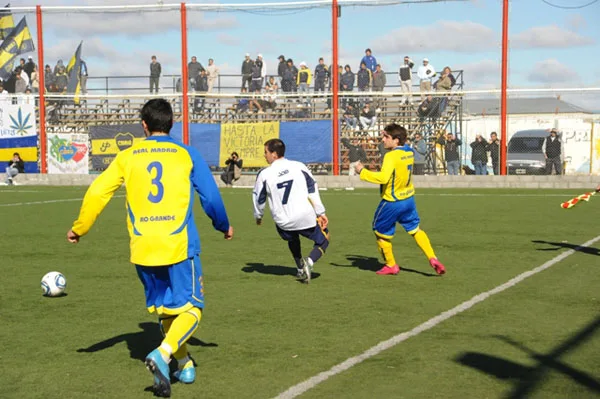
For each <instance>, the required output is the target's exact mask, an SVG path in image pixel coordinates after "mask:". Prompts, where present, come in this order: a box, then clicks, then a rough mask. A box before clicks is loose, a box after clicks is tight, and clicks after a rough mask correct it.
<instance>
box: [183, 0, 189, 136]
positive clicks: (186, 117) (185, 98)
mask: <svg viewBox="0 0 600 399" xmlns="http://www.w3.org/2000/svg"><path fill="white" fill-rule="evenodd" d="M187 58H188V56H187V10H186V7H185V3H181V91H182V98H181V108H182V110H181V111H182V118H181V119H182V120H181V129H182V140H183V144H186V145H188V144H190V132H189V124H190V116H189V109H190V104H189V99H188V70H187Z"/></svg>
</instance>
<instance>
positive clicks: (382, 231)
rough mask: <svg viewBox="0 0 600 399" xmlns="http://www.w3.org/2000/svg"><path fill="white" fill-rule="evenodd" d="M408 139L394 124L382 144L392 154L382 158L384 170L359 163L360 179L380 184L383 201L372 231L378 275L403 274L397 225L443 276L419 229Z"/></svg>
mask: <svg viewBox="0 0 600 399" xmlns="http://www.w3.org/2000/svg"><path fill="white" fill-rule="evenodd" d="M407 136H408V135H407V132H406V129H405V128H404V127H402V126H399V125H397V124H395V123H392V124H390V125H388V126H386V127H385V129H384V131H383V137H382V141H383V145H384V147H385V148H386V149H388V150H390V151H389V152H388V153H386V154H385V157H384V158H383V165H382V166H381V171H380V172H372V171H370V170H367V169H365V168H364V166H363V165H362V164H361V163H360V162H359V163H358V164H357V165H356V172H358V173H359V174H360V178H361V180H364V181H368V182H370V183H379V184H380V185H381V188H380V191H381V202H380V203H379V206H378V207H377V210H376V211H375V218H374V219H373V232H374V233H375V237H376V238H377V246H378V247H379V252H380V253H381V255H382V256H383V260H384V261H385V265H384V266H383V267H382V268H381V269H380V270H379V271H378V272H377V274H398V272H399V271H400V267H399V266H398V265H397V264H396V260H395V259H394V254H393V252H392V238H393V237H394V233H395V232H396V223H400V224H401V225H402V227H404V229H405V230H406V232H407V233H408V234H410V235H412V236H413V237H414V238H415V241H416V242H417V245H419V247H420V248H421V250H423V252H424V253H425V256H427V259H429V264H430V265H431V267H433V268H434V269H435V271H436V273H437V274H444V273H445V272H446V269H445V268H444V265H442V263H441V262H440V261H439V260H438V259H437V257H436V256H435V252H433V248H431V243H430V242H429V237H427V234H425V232H424V231H423V230H421V229H420V228H419V222H420V219H419V214H418V213H417V207H416V205H415V198H414V194H415V188H414V187H413V184H412V168H413V164H414V153H413V150H412V148H410V147H409V146H408V145H406V139H407Z"/></svg>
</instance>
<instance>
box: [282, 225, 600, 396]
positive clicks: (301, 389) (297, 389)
mask: <svg viewBox="0 0 600 399" xmlns="http://www.w3.org/2000/svg"><path fill="white" fill-rule="evenodd" d="M598 240H600V236H597V237H595V238H592V239H591V240H589V241H587V242H585V243H583V244H581V245H580V246H578V247H576V248H575V249H570V250H568V251H565V252H563V253H561V254H560V255H558V256H556V257H554V258H552V259H550V260H549V261H548V262H546V263H544V264H543V265H540V266H538V267H536V268H534V269H531V270H529V271H526V272H524V273H521V274H519V275H518V276H516V277H514V278H512V279H510V280H508V281H507V282H506V283H504V284H502V285H499V286H497V287H496V288H493V289H491V290H489V291H485V292H482V293H481V294H479V295H475V296H474V297H473V298H471V299H469V300H468V301H465V302H463V303H461V304H460V305H457V306H455V307H453V308H452V309H450V310H447V311H445V312H443V313H440V314H439V315H437V316H435V317H433V318H431V319H429V320H427V321H426V322H424V323H422V324H420V325H418V326H416V327H415V328H413V329H412V330H410V331H406V332H403V333H400V334H398V335H395V336H393V337H392V338H390V339H388V340H386V341H382V342H380V343H378V344H377V345H375V346H373V347H371V348H370V349H367V350H366V351H365V352H363V353H361V354H360V355H358V356H354V357H351V358H348V359H346V360H345V361H343V362H342V363H339V364H337V365H335V366H333V367H332V368H330V369H329V370H327V371H324V372H322V373H319V374H317V375H315V376H313V377H310V378H309V379H307V380H305V381H302V382H301V383H299V384H297V385H294V386H293V387H291V388H289V389H288V390H286V391H285V392H282V393H280V394H279V395H278V396H277V399H290V398H295V397H297V396H299V395H302V394H303V393H305V392H306V391H308V390H310V389H312V388H314V387H316V386H317V385H319V384H320V383H322V382H325V381H327V380H328V379H329V378H331V377H333V376H335V375H337V374H340V373H342V372H344V371H346V370H348V369H350V368H351V367H353V366H356V365H357V364H359V363H361V362H363V361H364V360H367V359H369V358H371V357H373V356H376V355H378V354H379V353H381V352H383V351H385V350H387V349H390V348H392V347H394V346H396V345H398V344H399V343H401V342H404V341H406V340H407V339H409V338H411V337H414V336H417V335H419V334H420V333H422V332H424V331H427V330H429V329H432V328H433V327H435V326H437V325H438V324H440V323H442V322H443V321H446V320H448V319H450V318H452V317H454V316H456V315H458V314H460V313H462V312H464V311H466V310H468V309H470V308H472V307H473V306H475V305H477V304H478V303H480V302H483V301H485V300H486V299H488V298H489V297H491V296H492V295H496V294H498V293H500V292H502V291H505V290H507V289H509V288H511V287H514V286H515V285H517V284H519V283H520V282H522V281H523V280H525V279H527V278H529V277H531V276H533V275H535V274H538V273H540V272H542V271H544V270H546V269H549V268H551V267H552V266H554V265H555V264H557V263H559V262H560V261H562V260H563V259H565V258H567V257H568V256H570V255H573V254H574V253H575V252H576V251H577V250H579V249H581V248H582V247H587V246H590V245H592V244H594V243H595V242H596V241H598Z"/></svg>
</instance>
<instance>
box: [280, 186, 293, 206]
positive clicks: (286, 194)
mask: <svg viewBox="0 0 600 399" xmlns="http://www.w3.org/2000/svg"><path fill="white" fill-rule="evenodd" d="M293 183H294V181H293V180H286V181H284V182H281V183H277V188H279V189H281V188H283V189H284V192H283V198H282V200H281V204H282V205H285V204H287V203H288V199H289V198H290V191H291V190H292V184H293Z"/></svg>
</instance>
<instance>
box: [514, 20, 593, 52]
mask: <svg viewBox="0 0 600 399" xmlns="http://www.w3.org/2000/svg"><path fill="white" fill-rule="evenodd" d="M510 40H511V43H510V45H511V46H512V47H514V48H521V49H523V48H572V47H578V46H587V45H590V44H594V43H595V40H594V39H593V38H591V37H586V36H582V35H580V34H578V33H575V32H573V31H570V30H566V29H563V28H560V27H558V26H556V25H548V26H535V27H533V28H529V29H527V30H525V31H523V32H521V33H517V34H516V35H514V36H512V37H511V39H510Z"/></svg>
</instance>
